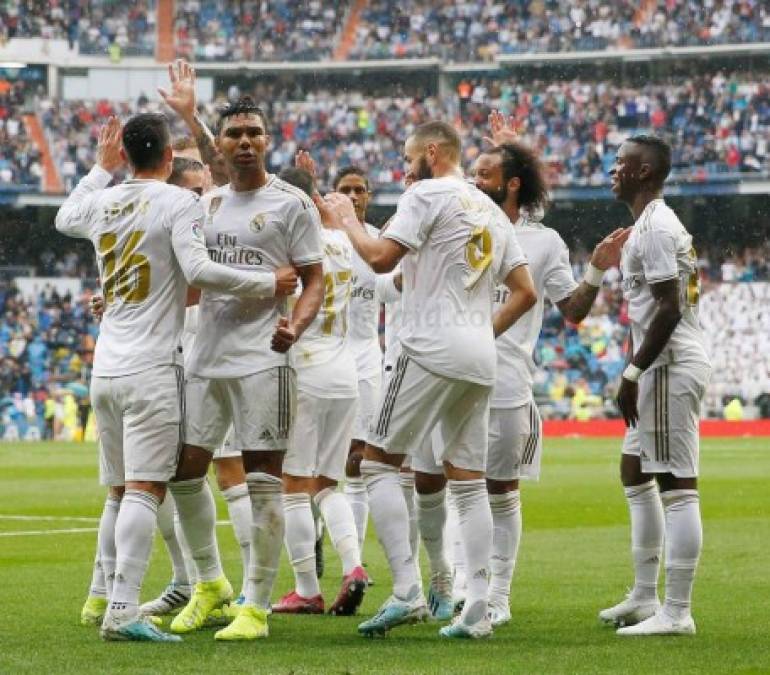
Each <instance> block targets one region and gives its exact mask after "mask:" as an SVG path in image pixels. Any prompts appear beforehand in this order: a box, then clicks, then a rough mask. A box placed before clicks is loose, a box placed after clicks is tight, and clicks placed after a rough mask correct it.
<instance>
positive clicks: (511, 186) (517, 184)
mask: <svg viewBox="0 0 770 675" xmlns="http://www.w3.org/2000/svg"><path fill="white" fill-rule="evenodd" d="M520 189H521V178H519V177H518V176H514V177H513V178H511V180H509V181H508V190H509V191H510V192H517V193H518V191H519V190H520Z"/></svg>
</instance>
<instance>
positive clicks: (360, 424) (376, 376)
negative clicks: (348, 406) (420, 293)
mask: <svg viewBox="0 0 770 675" xmlns="http://www.w3.org/2000/svg"><path fill="white" fill-rule="evenodd" d="M332 187H333V188H334V190H335V191H336V192H339V193H340V194H343V195H346V196H347V197H349V198H350V201H352V202H353V207H354V208H355V212H356V218H358V222H359V223H361V225H362V226H363V227H364V228H365V229H366V231H367V232H368V234H369V235H370V236H372V237H377V236H379V230H377V228H376V227H374V226H373V225H370V224H369V223H367V222H366V209H367V206H368V205H369V200H370V199H371V195H372V193H371V189H370V187H369V179H368V178H367V177H366V174H365V173H364V171H363V170H362V169H360V168H358V167H356V166H348V167H344V168H342V169H340V171H339V172H338V173H337V175H336V176H335V177H334V180H333V182H332ZM376 280H377V275H376V274H375V273H374V272H373V271H372V268H371V267H369V265H367V264H366V263H365V262H364V261H363V260H362V259H361V256H359V255H358V253H356V252H355V250H354V251H353V292H352V296H351V299H350V330H349V332H348V342H349V344H350V348H351V349H352V350H353V354H354V355H355V359H356V369H357V372H358V412H357V414H356V420H355V424H354V426H353V441H352V442H351V444H350V454H349V455H348V460H347V463H346V465H345V476H346V479H345V487H344V491H345V496H346V497H347V499H348V502H349V503H350V508H351V509H353V515H354V516H355V521H356V531H357V533H358V543H359V548H360V550H362V551H363V546H364V539H365V537H366V525H367V521H368V518H369V503H368V500H367V496H366V486H365V485H364V482H363V479H362V478H361V459H362V458H363V452H364V445H365V442H366V434H367V431H368V429H369V423H370V421H371V419H372V415H373V414H374V409H375V406H376V405H377V400H378V398H379V395H380V388H381V386H382V382H381V375H382V351H381V350H380V339H379V333H378V324H379V320H380V301H379V299H378V298H377V294H376V289H375V284H376Z"/></svg>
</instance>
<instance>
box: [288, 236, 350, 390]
mask: <svg viewBox="0 0 770 675" xmlns="http://www.w3.org/2000/svg"><path fill="white" fill-rule="evenodd" d="M321 238H322V241H323V247H324V256H323V271H324V300H323V304H322V305H321V308H320V309H319V310H318V314H316V316H315V318H314V319H313V321H312V322H311V323H310V325H309V326H308V327H307V328H306V329H305V332H304V333H302V336H301V337H300V339H299V340H298V341H297V344H295V345H294V347H292V349H291V352H290V353H291V355H292V364H293V366H294V368H295V370H296V371H297V389H299V390H302V391H305V392H307V393H309V394H312V395H313V396H317V397H319V398H355V397H356V396H357V395H358V376H357V373H356V362H355V358H354V355H353V352H352V351H351V349H350V345H349V344H348V340H347V335H348V326H349V320H350V318H349V310H350V298H351V291H352V288H353V247H352V245H351V244H350V241H349V240H348V237H347V235H346V234H345V233H344V232H340V231H338V230H329V229H323V230H322V234H321Z"/></svg>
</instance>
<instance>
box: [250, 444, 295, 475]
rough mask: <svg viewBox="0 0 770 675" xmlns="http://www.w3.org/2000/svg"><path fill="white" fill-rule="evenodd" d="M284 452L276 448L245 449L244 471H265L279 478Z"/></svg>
mask: <svg viewBox="0 0 770 675" xmlns="http://www.w3.org/2000/svg"><path fill="white" fill-rule="evenodd" d="M284 454H285V453H283V452H281V451H278V450H267V451H259V452H255V451H252V450H246V451H244V453H243V468H244V470H245V471H246V473H266V474H269V475H270V476H275V477H276V478H280V477H281V468H282V466H283V456H284Z"/></svg>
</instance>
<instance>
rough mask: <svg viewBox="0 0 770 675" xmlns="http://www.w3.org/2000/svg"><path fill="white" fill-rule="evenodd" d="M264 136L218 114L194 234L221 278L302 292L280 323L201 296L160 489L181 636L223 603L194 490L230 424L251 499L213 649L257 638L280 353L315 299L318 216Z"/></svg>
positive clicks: (204, 512)
mask: <svg viewBox="0 0 770 675" xmlns="http://www.w3.org/2000/svg"><path fill="white" fill-rule="evenodd" d="M184 83H185V84H189V77H186V79H185V80H184ZM173 95H174V92H172V94H171V95H170V96H173ZM167 100H168V97H167ZM267 129H268V125H267V120H266V118H265V115H264V113H263V112H262V111H261V110H260V108H258V107H257V106H256V105H255V104H254V102H253V101H252V100H251V99H250V98H248V97H245V98H243V99H240V100H239V101H237V102H236V103H234V104H232V105H231V106H229V107H228V108H227V109H225V110H224V111H223V112H222V113H221V121H220V128H219V130H218V134H217V139H216V143H217V148H218V150H219V152H220V153H221V155H222V157H223V160H224V163H225V165H226V168H227V173H228V175H229V177H230V182H229V183H228V184H227V185H225V186H222V187H220V188H217V189H216V190H213V191H211V192H209V193H207V194H206V195H205V197H204V198H203V204H204V210H205V212H206V222H205V226H204V228H203V232H204V236H205V239H206V244H207V246H208V249H209V255H210V256H211V258H212V259H214V260H220V261H222V262H223V263H225V264H227V265H229V266H231V267H234V268H237V269H267V270H271V269H274V268H276V267H279V266H282V265H288V264H291V265H293V266H295V267H296V268H297V270H298V274H299V276H300V278H301V280H302V293H301V295H300V296H299V298H298V299H297V302H296V304H295V305H294V308H293V311H292V313H291V315H290V316H287V312H286V307H285V303H283V302H277V301H275V300H265V301H264V302H261V303H259V304H257V305H251V306H247V305H245V304H244V303H241V302H239V301H237V300H233V299H231V298H229V297H226V296H222V295H219V294H216V293H209V292H206V291H204V292H203V293H202V294H201V299H200V304H199V312H200V317H199V325H198V332H197V334H196V337H195V340H194V343H193V348H192V353H191V354H190V357H189V360H187V361H186V364H185V365H186V368H187V371H188V374H187V378H186V386H187V418H186V419H187V424H186V438H185V441H186V445H185V447H184V449H183V451H182V456H181V459H180V464H179V469H178V472H177V476H176V478H175V481H174V482H173V483H172V484H171V486H170V489H171V491H172V493H173V495H174V499H175V501H176V506H177V510H178V512H179V517H180V522H181V526H182V530H183V532H184V537H185V539H186V541H187V543H188V545H189V547H190V550H191V552H192V556H193V560H194V561H195V567H196V577H197V579H198V582H197V584H196V586H195V589H194V592H193V596H192V598H191V599H190V602H189V603H188V605H187V606H186V607H185V608H184V609H183V610H182V611H181V612H180V613H179V614H178V615H177V616H176V617H175V619H174V620H173V621H172V623H171V630H172V632H176V633H187V632H190V631H193V630H196V629H198V628H200V627H201V626H202V625H203V623H204V621H205V620H206V617H207V616H208V615H209V614H210V612H211V611H212V610H214V609H217V608H218V607H221V606H222V605H223V604H225V603H227V602H229V600H230V599H231V596H232V588H231V586H230V584H229V582H228V581H227V579H226V578H225V576H224V574H223V572H222V566H221V561H220V558H219V552H218V548H217V544H216V535H215V532H214V527H215V513H214V503H213V500H212V498H211V494H210V492H208V491H206V490H205V489H204V482H205V476H206V471H207V469H208V466H209V464H210V462H211V458H212V452H213V451H214V450H215V448H217V447H219V446H220V445H221V444H222V442H223V441H224V437H225V434H226V432H227V430H228V428H229V427H230V425H231V424H232V427H233V431H232V439H231V442H232V447H233V448H234V449H236V450H238V451H240V452H241V453H242V456H243V465H244V469H245V471H246V483H247V485H248V491H249V495H250V498H251V506H252V536H251V549H250V554H249V575H248V582H247V585H246V589H245V590H246V592H245V602H244V604H243V605H242V606H241V609H240V611H239V612H238V615H237V617H236V618H235V619H234V621H233V622H232V623H231V624H230V625H229V626H227V627H226V628H224V629H222V630H221V631H219V632H218V633H217V634H216V638H217V639H218V640H247V639H255V638H258V637H266V636H267V634H268V627H267V610H268V609H269V607H270V594H271V591H272V587H273V582H274V580H275V575H276V572H277V568H278V563H279V558H280V552H281V544H282V542H283V529H284V518H283V507H282V500H281V488H282V482H281V467H282V463H283V455H284V452H285V450H286V447H287V441H288V436H289V433H290V430H291V424H292V420H293V417H294V409H295V391H294V372H293V370H292V369H291V367H290V365H289V361H288V357H287V354H286V352H287V351H288V350H289V349H290V347H291V346H292V345H293V344H294V343H295V342H296V340H297V339H298V337H299V336H300V335H301V334H302V333H303V332H304V330H305V329H306V328H307V326H308V325H309V324H310V323H311V321H312V320H313V318H314V317H315V315H316V313H317V312H318V309H319V307H320V305H321V302H322V299H323V271H322V266H321V261H322V259H323V248H322V245H321V239H320V219H319V216H318V211H317V209H316V207H315V205H314V204H313V203H312V201H311V200H310V199H309V198H308V197H307V195H305V194H304V193H303V192H302V191H301V190H298V189H297V188H295V187H294V186H292V185H289V184H288V183H286V182H285V181H282V180H281V179H279V178H277V177H276V176H274V175H270V174H268V173H267V172H266V171H265V152H266V149H267V147H268V143H269V138H270V137H269V135H268V133H267Z"/></svg>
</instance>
